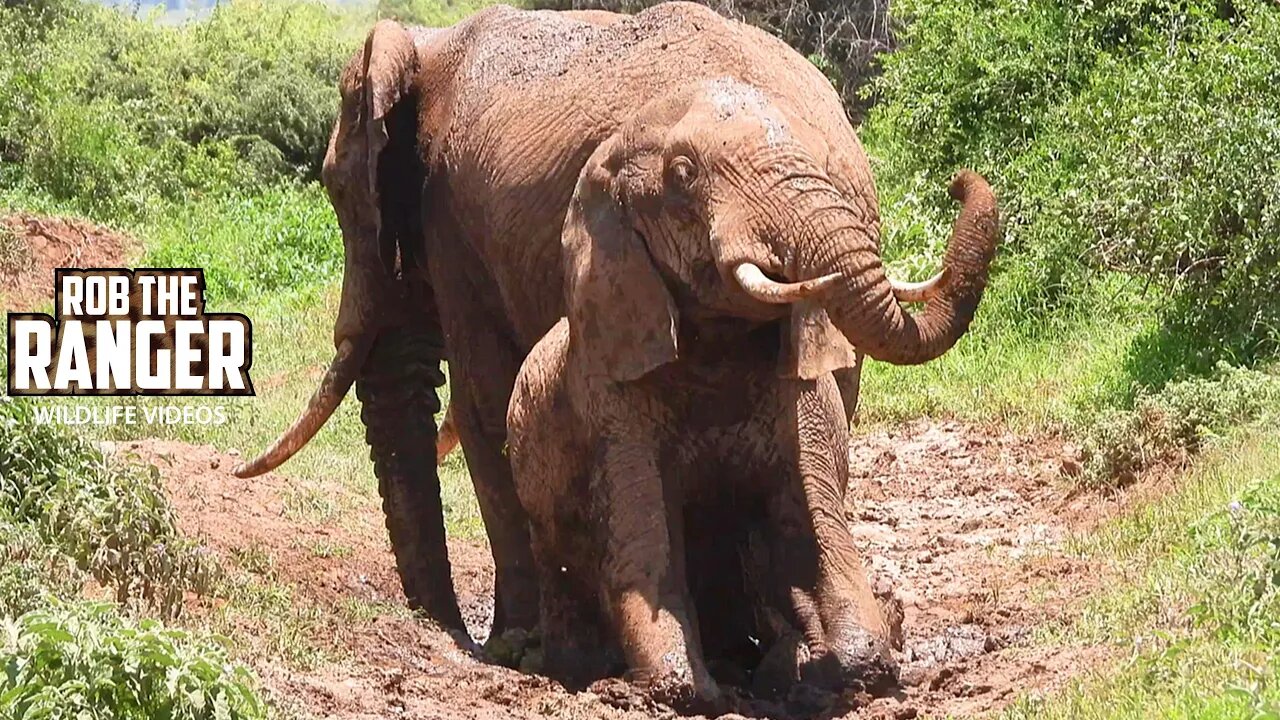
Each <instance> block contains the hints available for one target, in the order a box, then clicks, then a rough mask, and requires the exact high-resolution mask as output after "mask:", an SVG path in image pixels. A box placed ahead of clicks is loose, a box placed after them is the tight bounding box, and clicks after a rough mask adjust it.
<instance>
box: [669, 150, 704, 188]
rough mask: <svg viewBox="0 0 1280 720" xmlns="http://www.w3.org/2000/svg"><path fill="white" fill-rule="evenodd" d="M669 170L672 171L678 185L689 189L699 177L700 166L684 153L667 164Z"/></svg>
mask: <svg viewBox="0 0 1280 720" xmlns="http://www.w3.org/2000/svg"><path fill="white" fill-rule="evenodd" d="M667 168H668V171H669V172H670V173H671V179H672V181H673V182H675V184H676V185H679V186H680V187H682V188H684V189H686V190H687V189H689V188H690V187H692V186H693V183H694V182H695V181H697V179H698V166H697V165H694V164H693V161H692V160H690V159H689V158H688V157H685V156H684V155H677V156H675V157H674V158H672V160H671V162H670V163H669V164H668V165H667Z"/></svg>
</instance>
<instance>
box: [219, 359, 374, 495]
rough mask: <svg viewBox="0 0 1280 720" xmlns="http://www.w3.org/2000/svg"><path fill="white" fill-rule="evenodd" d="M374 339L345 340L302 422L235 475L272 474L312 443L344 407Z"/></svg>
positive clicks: (331, 362) (296, 422)
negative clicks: (339, 409)
mask: <svg viewBox="0 0 1280 720" xmlns="http://www.w3.org/2000/svg"><path fill="white" fill-rule="evenodd" d="M373 340H374V338H373V337H372V336H370V335H362V336H357V337H356V338H354V339H352V338H347V339H345V340H343V341H342V342H341V343H340V344H339V345H338V349H337V351H336V352H334V355H333V360H332V361H330V363H329V369H328V370H326V371H325V374H324V377H323V378H321V380H320V385H319V387H317V388H316V390H315V392H314V393H312V395H311V399H310V400H308V401H307V406H306V408H304V409H303V411H302V414H301V415H299V416H298V419H297V420H294V421H293V424H292V425H290V426H289V428H288V429H287V430H285V431H284V432H283V433H281V435H280V437H279V438H277V439H276V441H275V442H273V443H271V445H270V446H269V447H268V448H267V449H266V450H264V451H263V452H262V454H261V455H259V456H258V457H256V458H254V459H253V460H250V461H249V462H245V463H241V464H240V465H238V466H236V468H235V469H234V470H232V473H233V474H234V475H235V476H236V477H239V478H251V477H257V476H258V475H261V474H263V473H267V472H271V471H272V470H274V469H276V468H278V467H280V465H282V464H284V462H285V461H287V460H288V459H289V458H291V457H293V456H294V454H296V453H297V452H298V451H299V450H301V449H302V448H303V447H304V446H305V445H306V444H307V443H308V442H310V441H311V438H313V437H315V434H316V433H317V432H319V431H320V428H322V427H324V424H325V423H326V422H327V421H328V420H329V418H330V416H332V415H333V412H334V410H337V409H338V406H339V405H340V404H342V399H343V398H344V397H346V395H347V391H348V390H350V389H351V385H352V384H353V383H354V382H355V381H356V378H357V377H358V376H359V375H360V369H361V368H362V367H363V366H364V362H365V360H366V359H367V358H368V357H369V351H370V349H372V347H373Z"/></svg>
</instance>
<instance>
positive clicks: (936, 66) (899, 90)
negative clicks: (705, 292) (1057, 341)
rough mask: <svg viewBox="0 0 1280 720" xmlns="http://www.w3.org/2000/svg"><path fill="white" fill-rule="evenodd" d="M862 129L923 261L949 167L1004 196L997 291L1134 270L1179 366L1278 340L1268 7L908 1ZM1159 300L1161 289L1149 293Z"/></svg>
mask: <svg viewBox="0 0 1280 720" xmlns="http://www.w3.org/2000/svg"><path fill="white" fill-rule="evenodd" d="M895 8H896V11H898V12H900V13H901V16H902V18H903V19H904V20H905V30H904V31H903V33H902V35H901V39H902V49H901V50H900V51H899V52H897V53H896V54H894V55H892V56H889V57H886V58H885V59H884V61H883V62H884V66H885V74H884V75H883V77H882V78H881V79H880V80H879V81H878V84H877V90H878V92H879V93H880V95H881V97H882V98H883V100H884V102H883V103H882V104H880V105H879V106H877V107H876V108H875V110H874V111H873V113H872V116H871V119H870V120H869V122H868V126H867V127H866V128H865V130H864V133H863V136H864V140H865V141H866V143H867V145H868V147H869V150H870V151H871V153H872V155H873V156H874V157H875V160H876V165H877V171H878V172H877V180H878V182H879V185H880V187H881V189H882V192H883V195H884V198H885V200H886V203H885V204H886V217H887V218H888V223H887V224H888V225H890V227H891V229H892V228H893V226H895V225H896V226H899V227H903V226H905V228H906V229H905V230H903V229H899V230H893V232H895V233H897V235H898V236H899V238H898V239H900V240H903V241H905V242H906V243H907V246H906V248H905V249H903V250H899V251H898V252H904V253H908V254H910V253H919V254H925V255H929V256H932V257H935V258H936V257H937V254H938V252H939V250H940V249H939V248H936V247H931V246H928V245H927V244H926V243H924V242H923V240H922V238H923V233H922V232H919V231H918V230H917V229H918V228H929V229H930V230H931V231H933V230H935V229H936V228H938V227H939V226H945V224H946V222H947V220H948V218H950V217H952V216H953V214H954V210H953V209H952V208H951V207H948V206H947V203H946V202H945V201H944V200H941V199H937V200H933V199H932V198H935V197H936V198H940V197H941V196H940V194H934V195H931V196H929V197H930V198H931V200H930V201H928V202H914V203H913V201H912V198H913V197H914V196H916V195H917V194H918V193H919V189H920V188H933V187H944V186H945V183H946V180H947V178H948V177H949V176H950V175H951V174H952V173H953V172H954V171H955V170H956V169H957V168H958V167H961V166H968V167H973V168H975V169H977V170H978V171H980V172H982V173H984V174H986V175H987V176H988V177H989V178H991V179H992V180H993V182H994V183H995V184H996V186H997V192H998V194H999V196H1000V199H1001V203H1002V206H1003V211H1004V216H1005V226H1006V228H1005V229H1006V242H1005V244H1004V246H1003V249H1002V259H1001V265H1000V272H1001V275H1000V277H998V278H997V282H996V286H997V288H999V287H1000V286H1004V291H1005V292H1008V291H1010V290H1012V291H1013V292H1015V293H1016V294H1018V295H1019V296H1020V297H1019V298H1018V300H1017V306H1018V307H1020V308H1022V309H1024V310H1026V311H1028V312H1032V313H1036V314H1043V313H1045V312H1049V311H1053V310H1054V309H1057V308H1060V307H1062V306H1064V305H1079V304H1081V303H1084V304H1086V305H1089V306H1096V307H1098V308H1100V309H1102V305H1103V303H1102V302H1100V299H1099V298H1095V297H1091V296H1090V290H1091V289H1092V283H1091V278H1095V277H1097V276H1099V275H1101V274H1105V273H1108V272H1120V273H1124V274H1128V275H1131V276H1133V277H1135V278H1136V279H1137V280H1138V281H1139V284H1138V285H1137V286H1136V288H1135V289H1141V288H1143V287H1144V286H1145V285H1146V284H1148V283H1150V284H1153V285H1154V286H1155V287H1156V288H1157V290H1158V291H1159V292H1158V294H1157V295H1155V296H1154V299H1153V302H1156V303H1158V304H1159V305H1160V306H1161V307H1162V312H1163V315H1164V322H1165V324H1166V332H1168V333H1171V334H1177V335H1178V336H1180V337H1183V338H1184V339H1185V343H1186V344H1188V345H1191V346H1193V348H1192V349H1191V352H1188V353H1187V355H1188V357H1187V361H1188V363H1189V367H1188V368H1187V369H1189V370H1191V371H1193V372H1198V373H1199V372H1208V371H1211V370H1212V369H1213V367H1214V362H1215V361H1216V360H1218V359H1227V360H1230V361H1232V362H1233V363H1237V364H1239V363H1245V364H1248V363H1252V362H1254V361H1255V360H1257V359H1259V358H1264V357H1269V356H1273V355H1275V354H1276V353H1277V351H1280V299H1278V298H1277V296H1276V295H1275V294H1274V293H1273V292H1271V291H1270V288H1271V287H1274V285H1275V284H1276V283H1277V282H1280V159H1277V157H1276V155H1275V153H1274V150H1273V149H1274V147H1276V144H1277V142H1278V141H1280V123H1278V122H1277V120H1278V119H1280V8H1277V7H1276V6H1275V5H1274V4H1271V3H1262V2H1252V1H1251V0H1245V1H1244V2H1235V3H1219V2H1216V0H1215V1H1214V2H1172V1H1169V0H1126V1H1119V2H1103V3H1098V2H1075V3H1068V4H1062V3H1058V2H1051V1H1049V0H1031V2H1029V3H1028V2H1016V3H1014V2H1003V1H1001V2H994V3H985V2H984V3H979V2H975V1H973V0H969V1H963V2H959V3H955V2H937V1H936V0H908V1H907V2H904V3H900V4H898V5H896V6H895ZM1166 298H1167V299H1166Z"/></svg>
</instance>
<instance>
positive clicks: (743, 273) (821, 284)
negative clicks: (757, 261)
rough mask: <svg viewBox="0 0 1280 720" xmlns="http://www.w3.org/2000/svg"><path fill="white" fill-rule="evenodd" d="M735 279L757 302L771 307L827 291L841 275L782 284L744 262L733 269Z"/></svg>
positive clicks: (833, 274)
mask: <svg viewBox="0 0 1280 720" xmlns="http://www.w3.org/2000/svg"><path fill="white" fill-rule="evenodd" d="M733 277H734V278H735V279H736V280H737V281H738V284H739V285H741V286H742V289H743V290H745V291H746V292H747V294H748V295H750V296H751V297H753V298H755V299H756V300H759V301H760V302H765V303H769V304H771V305H786V304H787V303H793V302H798V301H800V300H804V299H805V298H809V297H812V296H814V295H816V294H817V293H820V292H822V291H823V290H826V289H827V288H828V287H830V286H831V284H832V283H834V282H835V281H836V280H839V279H840V273H832V274H830V275H823V276H822V277H820V278H814V279H812V280H804V281H802V282H796V283H782V282H778V281H777V280H770V279H769V278H768V276H766V275H765V274H764V271H763V270H761V269H760V268H759V267H756V266H755V265H753V264H752V263H749V262H744V263H741V264H740V265H738V266H737V267H735V268H734V269H733Z"/></svg>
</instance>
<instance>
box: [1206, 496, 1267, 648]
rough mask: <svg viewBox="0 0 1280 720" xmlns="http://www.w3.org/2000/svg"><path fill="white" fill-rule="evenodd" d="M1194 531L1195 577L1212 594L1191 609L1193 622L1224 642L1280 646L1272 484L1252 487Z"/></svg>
mask: <svg viewBox="0 0 1280 720" xmlns="http://www.w3.org/2000/svg"><path fill="white" fill-rule="evenodd" d="M1268 480H1270V481H1269V482H1268ZM1224 515H1225V516H1226V517H1225V522H1224V518H1223V516H1224ZM1196 530H1197V533H1196V535H1197V538H1196V539H1197V540H1198V544H1199V545H1200V546H1201V552H1199V553H1197V554H1196V555H1193V557H1197V556H1198V558H1199V561H1198V562H1197V563H1196V564H1197V565H1199V567H1198V568H1196V571H1195V572H1194V573H1193V575H1194V576H1195V577H1196V578H1197V580H1198V582H1199V583H1201V584H1202V585H1204V586H1207V587H1212V588H1213V591H1212V593H1211V594H1209V593H1206V594H1205V596H1204V597H1202V598H1200V600H1199V602H1197V603H1196V604H1195V605H1193V606H1192V608H1191V616H1192V618H1194V619H1195V620H1196V621H1197V623H1198V624H1200V625H1201V626H1203V627H1208V628H1210V629H1211V630H1212V631H1214V632H1216V633H1217V634H1218V635H1220V636H1222V637H1224V638H1230V639H1234V640H1240V641H1244V642H1265V643H1266V644H1268V645H1271V646H1275V645H1276V644H1277V643H1280V624H1277V623H1276V622H1275V619H1276V617H1278V616H1280V492H1277V484H1276V483H1275V479H1274V478H1271V479H1259V481H1254V482H1252V483H1250V484H1249V485H1248V486H1247V487H1246V488H1245V489H1244V491H1243V492H1242V493H1241V495H1240V498H1239V499H1238V500H1235V501H1233V502H1232V503H1231V504H1230V505H1229V506H1228V508H1227V510H1226V512H1224V513H1218V514H1216V515H1215V516H1214V517H1212V518H1211V520H1210V521H1209V522H1208V523H1206V524H1205V527H1201V528H1196Z"/></svg>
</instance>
